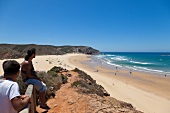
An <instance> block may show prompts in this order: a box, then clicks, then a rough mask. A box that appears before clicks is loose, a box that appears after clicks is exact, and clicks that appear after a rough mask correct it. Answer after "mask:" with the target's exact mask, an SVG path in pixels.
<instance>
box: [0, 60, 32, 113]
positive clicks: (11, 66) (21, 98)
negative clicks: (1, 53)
mask: <svg viewBox="0 0 170 113" xmlns="http://www.w3.org/2000/svg"><path fill="white" fill-rule="evenodd" d="M2 67H3V71H4V76H3V78H2V79H0V113H18V112H19V111H20V110H22V109H23V108H24V107H25V106H26V105H27V104H28V102H30V97H29V96H28V95H20V92H19V86H18V84H17V82H16V81H17V80H16V79H17V77H18V75H19V73H20V71H19V69H20V64H19V63H18V62H17V61H15V60H7V61H4V62H3V64H2Z"/></svg>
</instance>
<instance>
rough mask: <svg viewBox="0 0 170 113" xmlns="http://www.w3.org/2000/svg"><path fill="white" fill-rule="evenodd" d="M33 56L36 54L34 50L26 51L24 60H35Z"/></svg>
mask: <svg viewBox="0 0 170 113" xmlns="http://www.w3.org/2000/svg"><path fill="white" fill-rule="evenodd" d="M35 54H36V49H35V48H32V49H30V50H28V51H27V55H26V56H25V60H28V59H29V58H35Z"/></svg>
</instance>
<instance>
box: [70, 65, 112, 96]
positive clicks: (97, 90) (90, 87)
mask: <svg viewBox="0 0 170 113" xmlns="http://www.w3.org/2000/svg"><path fill="white" fill-rule="evenodd" d="M73 71H75V72H77V73H79V77H80V80H78V81H75V82H73V83H72V85H71V86H72V87H77V88H78V92H79V93H86V94H97V95H99V96H109V95H110V94H108V93H107V92H106V90H105V89H104V88H103V87H102V86H101V85H98V84H97V83H96V81H95V80H93V79H92V78H91V77H90V76H89V75H87V74H86V73H85V72H83V71H81V70H79V69H78V68H75V69H74V70H73Z"/></svg>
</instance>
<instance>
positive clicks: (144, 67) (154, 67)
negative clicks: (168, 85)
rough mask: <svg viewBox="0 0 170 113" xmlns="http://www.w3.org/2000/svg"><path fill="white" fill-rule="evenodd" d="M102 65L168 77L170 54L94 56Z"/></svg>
mask: <svg viewBox="0 0 170 113" xmlns="http://www.w3.org/2000/svg"><path fill="white" fill-rule="evenodd" d="M94 57H95V59H97V60H99V61H98V62H101V63H102V65H105V66H107V67H110V68H114V69H115V67H117V68H121V69H122V68H123V69H127V70H132V71H142V72H149V73H157V74H160V75H168V76H170V53H165V52H164V53H162V52H103V53H102V54H100V55H96V56H94Z"/></svg>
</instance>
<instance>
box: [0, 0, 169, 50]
mask: <svg viewBox="0 0 170 113" xmlns="http://www.w3.org/2000/svg"><path fill="white" fill-rule="evenodd" d="M0 43H13V44H30V43H31V44H48V45H56V46H58V45H85V46H91V47H94V48H96V49H99V50H100V51H113V52H114V51H116V52H119V51H121V52H133V51H138V52H140V51H142V52H145V51H146V52H149V51H153V52H160V51H162V52H165V51H168V52H170V1H169V0H0Z"/></svg>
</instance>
